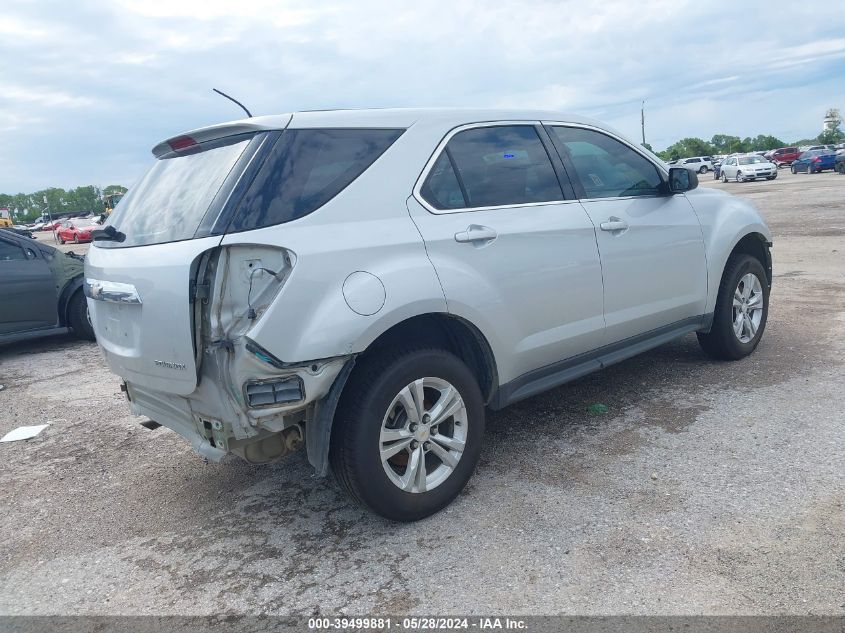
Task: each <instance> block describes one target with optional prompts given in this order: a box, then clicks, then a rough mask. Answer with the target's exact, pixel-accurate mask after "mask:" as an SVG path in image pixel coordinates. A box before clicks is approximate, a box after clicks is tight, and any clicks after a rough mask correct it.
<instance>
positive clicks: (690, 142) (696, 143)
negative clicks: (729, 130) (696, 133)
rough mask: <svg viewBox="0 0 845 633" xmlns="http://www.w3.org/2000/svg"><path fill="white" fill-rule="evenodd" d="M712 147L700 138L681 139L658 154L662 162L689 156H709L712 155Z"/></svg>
mask: <svg viewBox="0 0 845 633" xmlns="http://www.w3.org/2000/svg"><path fill="white" fill-rule="evenodd" d="M713 153H714V152H713V146H712V145H710V143H708V142H707V141H704V140H702V139H700V138H693V137H689V138H682V139H681V140H680V141H678V142H677V143H673V144H672V145H670V146H669V147H667V148H666V149H664V150H663V151H662V152H660V153H659V154H658V156H660V158H662V159H663V160H677V159H678V158H687V157H689V156H709V155H710V154H713Z"/></svg>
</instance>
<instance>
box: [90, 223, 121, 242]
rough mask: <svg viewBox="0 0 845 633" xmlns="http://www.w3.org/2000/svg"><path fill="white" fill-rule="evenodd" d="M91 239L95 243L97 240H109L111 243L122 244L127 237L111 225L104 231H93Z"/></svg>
mask: <svg viewBox="0 0 845 633" xmlns="http://www.w3.org/2000/svg"><path fill="white" fill-rule="evenodd" d="M91 239H92V240H93V241H95V242H96V241H97V240H108V241H111V242H122V241H123V240H125V239H126V235H125V234H123V233H121V232H120V231H118V230H117V229H116V228H114V227H113V226H111V225H109V226H107V227H105V228H103V229H97V230H95V231H91Z"/></svg>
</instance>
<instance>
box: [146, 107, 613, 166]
mask: <svg viewBox="0 0 845 633" xmlns="http://www.w3.org/2000/svg"><path fill="white" fill-rule="evenodd" d="M422 121H425V122H427V123H439V124H443V125H447V126H449V127H455V126H458V125H463V124H465V123H478V122H483V121H560V122H564V123H579V124H583V125H591V126H594V127H598V128H600V129H603V130H607V131H608V132H611V133H613V134H616V135H618V136H623V137H624V135H622V134H620V133H618V132H616V131H615V130H613V129H612V128H610V127H608V126H606V125H604V124H602V123H599V122H598V121H595V120H593V119H589V118H587V117H582V116H577V115H573V114H566V113H563V112H555V111H553V110H511V109H484V108H480V109H479V108H383V109H378V108H376V109H367V110H306V111H302V112H293V113H288V114H273V115H268V116H258V117H252V118H249V119H238V120H235V121H229V122H226V123H218V124H216V125H210V126H207V127H202V128H197V129H194V130H191V131H189V132H184V133H182V134H177V135H176V136H173V137H171V138H169V139H167V140H165V141H162V142H161V143H159V144H158V145H156V146H155V147H154V148H153V154H155V155H156V156H161V155H162V154H166V153H167V152H169V151H170V149H171V148H170V145H169V143H170V141H172V140H174V139H177V138H181V137H185V136H188V137H190V138H192V139H194V140H195V141H197V142H201V141H205V140H211V139H213V138H218V137H221V136H229V135H232V134H243V133H247V132H258V131H262V130H280V129H284V128H286V127H289V128H292V129H301V128H321V127H325V128H343V127H375V128H409V127H411V126H412V125H414V124H415V123H418V122H422Z"/></svg>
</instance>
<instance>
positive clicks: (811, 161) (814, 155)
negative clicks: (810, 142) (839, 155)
mask: <svg viewBox="0 0 845 633" xmlns="http://www.w3.org/2000/svg"><path fill="white" fill-rule="evenodd" d="M835 162H836V152H833V151H831V150H829V149H811V150H808V151H806V152H804V153H803V154H801V156H799V157H798V159H797V160H796V161H794V162H793V163H792V166H791V169H792V173H793V174H797V173H799V172H807V173H808V174H817V173H819V172H822V171H824V170H825V169H833V168H834V163H835Z"/></svg>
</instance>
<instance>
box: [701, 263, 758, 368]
mask: <svg viewBox="0 0 845 633" xmlns="http://www.w3.org/2000/svg"><path fill="white" fill-rule="evenodd" d="M768 316H769V282H768V279H767V277H766V271H765V270H763V265H762V264H761V263H760V261H759V260H758V259H756V258H755V257H752V256H751V255H744V254H736V255H732V256H731V257H730V258H729V259H728V263H727V265H726V266H725V272H724V273H723V274H722V282H721V284H720V285H719V294H718V296H717V297H716V309H715V310H714V311H713V326H712V327H711V328H710V331H709V332H707V333H706V334H705V333H702V332H699V333H698V342H699V344H700V345H701V348H702V349H703V350H704V351H705V353H707V355H709V356H711V357H713V358H717V359H719V360H739V359H740V358H744V357H746V356H748V355H749V354H750V353H751V352H753V351H754V350H755V349H756V347H757V345H758V344H759V343H760V339H761V338H762V336H763V331H764V330H765V329H766V320H767V318H768Z"/></svg>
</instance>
